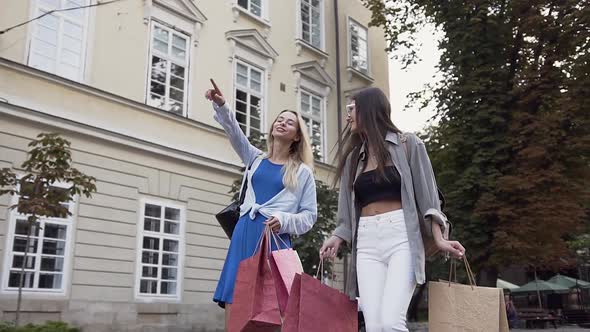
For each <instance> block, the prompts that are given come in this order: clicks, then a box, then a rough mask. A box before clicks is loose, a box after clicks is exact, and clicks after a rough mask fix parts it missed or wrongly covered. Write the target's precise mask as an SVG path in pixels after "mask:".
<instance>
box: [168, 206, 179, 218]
mask: <svg viewBox="0 0 590 332" xmlns="http://www.w3.org/2000/svg"><path fill="white" fill-rule="evenodd" d="M165 218H166V219H169V220H177V221H178V220H180V209H174V208H169V207H167V208H166V214H165Z"/></svg>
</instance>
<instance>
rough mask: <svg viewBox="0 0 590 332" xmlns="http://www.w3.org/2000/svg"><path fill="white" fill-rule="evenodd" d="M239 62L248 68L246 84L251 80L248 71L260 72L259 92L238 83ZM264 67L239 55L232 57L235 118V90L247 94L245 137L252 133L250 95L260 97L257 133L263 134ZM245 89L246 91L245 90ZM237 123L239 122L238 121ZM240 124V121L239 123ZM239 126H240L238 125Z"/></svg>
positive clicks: (264, 111) (264, 109)
mask: <svg viewBox="0 0 590 332" xmlns="http://www.w3.org/2000/svg"><path fill="white" fill-rule="evenodd" d="M239 64H241V65H243V66H246V67H247V69H248V77H247V79H248V85H250V80H251V76H250V72H251V71H252V70H256V71H258V72H260V77H261V80H260V92H258V91H255V90H253V89H251V88H250V87H246V88H244V87H243V86H241V85H238V80H237V75H238V65H239ZM266 77H267V75H266V69H264V68H261V67H259V66H256V65H254V64H252V63H251V62H249V61H246V60H244V59H242V58H240V57H235V58H234V65H233V75H232V83H233V84H232V86H233V91H232V93H233V94H232V100H233V103H234V104H233V111H234V114H235V115H236V119H237V112H238V110H237V103H238V99H237V96H236V94H237V90H238V88H239V89H240V90H242V91H243V92H246V94H247V108H246V112H247V113H246V117H247V123H246V124H245V125H246V132H245V133H244V134H245V135H246V136H247V137H250V136H251V135H252V127H251V123H250V121H251V116H252V115H251V113H250V111H251V110H250V107H251V104H250V100H251V96H252V95H254V96H255V97H258V98H259V99H260V130H259V133H260V134H261V135H264V134H265V128H266V127H265V121H266V102H267V98H266V97H267V93H266V87H267V84H266V83H267V82H266ZM245 90H247V91H245ZM238 123H240V122H239V121H238ZM240 124H242V123H240ZM240 128H241V126H240Z"/></svg>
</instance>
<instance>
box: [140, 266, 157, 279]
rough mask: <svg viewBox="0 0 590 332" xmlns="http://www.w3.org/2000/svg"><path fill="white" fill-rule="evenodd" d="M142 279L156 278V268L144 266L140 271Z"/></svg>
mask: <svg viewBox="0 0 590 332" xmlns="http://www.w3.org/2000/svg"><path fill="white" fill-rule="evenodd" d="M141 276H142V277H148V278H157V277H158V268H157V267H155V266H144V267H143V268H142V271H141Z"/></svg>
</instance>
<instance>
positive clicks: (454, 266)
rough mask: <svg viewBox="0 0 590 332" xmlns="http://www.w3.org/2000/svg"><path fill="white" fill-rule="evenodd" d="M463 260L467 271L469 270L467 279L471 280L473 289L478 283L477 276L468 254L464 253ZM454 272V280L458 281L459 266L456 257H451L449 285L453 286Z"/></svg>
mask: <svg viewBox="0 0 590 332" xmlns="http://www.w3.org/2000/svg"><path fill="white" fill-rule="evenodd" d="M462 260H463V265H465V271H467V279H468V280H469V285H470V286H471V289H473V288H474V287H476V286H477V283H476V282H475V276H474V275H473V271H472V270H471V266H470V265H469V261H468V260H467V256H466V255H463V258H462ZM453 272H454V280H455V282H456V281H457V266H456V262H455V259H451V266H450V267H449V287H450V286H451V280H452V278H453Z"/></svg>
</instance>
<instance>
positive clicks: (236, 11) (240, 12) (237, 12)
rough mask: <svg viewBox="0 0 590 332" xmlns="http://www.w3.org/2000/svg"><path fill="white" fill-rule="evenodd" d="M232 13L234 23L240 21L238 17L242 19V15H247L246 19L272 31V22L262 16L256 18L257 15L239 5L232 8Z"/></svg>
mask: <svg viewBox="0 0 590 332" xmlns="http://www.w3.org/2000/svg"><path fill="white" fill-rule="evenodd" d="M232 12H233V14H234V23H235V22H237V21H238V17H240V15H245V17H247V18H249V19H250V20H252V21H254V22H255V23H258V24H260V25H262V26H263V27H264V28H266V29H269V30H270V28H271V27H272V25H271V24H270V20H268V19H266V18H264V17H261V16H256V15H254V14H252V13H250V12H249V11H248V10H246V9H244V8H242V7H241V6H240V5H238V4H234V5H233V6H232Z"/></svg>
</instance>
